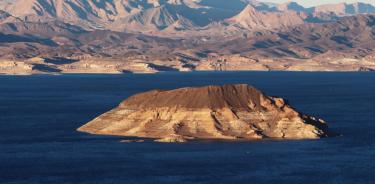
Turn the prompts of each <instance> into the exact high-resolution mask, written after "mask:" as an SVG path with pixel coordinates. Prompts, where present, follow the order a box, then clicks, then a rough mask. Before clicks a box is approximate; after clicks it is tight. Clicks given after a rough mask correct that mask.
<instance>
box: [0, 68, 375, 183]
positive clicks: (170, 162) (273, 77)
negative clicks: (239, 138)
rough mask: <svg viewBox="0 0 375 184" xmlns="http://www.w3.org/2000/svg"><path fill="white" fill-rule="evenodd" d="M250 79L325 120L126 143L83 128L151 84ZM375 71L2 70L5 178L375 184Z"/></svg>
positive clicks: (0, 175)
mask: <svg viewBox="0 0 375 184" xmlns="http://www.w3.org/2000/svg"><path fill="white" fill-rule="evenodd" d="M225 83H247V84H251V85H254V86H255V87H257V88H259V89H261V90H263V91H264V92H266V94H268V95H272V96H280V97H283V98H286V99H288V100H289V103H290V104H291V105H292V106H294V107H296V108H297V109H299V110H300V111H302V112H304V113H308V114H311V115H314V116H318V117H321V118H323V119H325V120H326V121H327V122H328V123H329V126H330V128H331V130H332V131H334V132H336V133H340V134H342V136H338V137H333V138H326V139H320V140H315V141H312V140H309V141H272V140H267V141H257V142H220V141H219V142H199V141H198V142H189V143H184V144H162V143H153V142H151V141H146V142H144V143H128V144H125V143H120V142H119V141H120V140H122V138H120V137H110V136H95V135H88V134H84V133H78V132H76V131H75V129H76V128H78V127H79V126H81V125H82V124H84V123H86V122H88V121H89V120H91V119H93V118H94V117H96V116H98V115H100V114H101V113H104V112H106V111H108V110H110V109H111V108H113V107H115V106H116V105H117V104H118V103H120V102H121V101H122V100H123V99H125V98H126V97H128V96H130V95H132V94H135V93H138V92H143V91H148V90H151V89H155V88H158V89H173V88H177V87H184V86H201V85H207V84H225ZM374 117H375V73H304V72H301V73H300V72H225V73H215V72H197V73H162V74H152V75H132V74H126V75H61V76H48V75H35V76H0V183H12V184H15V183H25V184H31V183H90V184H91V183H100V184H102V183H104V184H106V183H111V184H113V183H126V184H127V183H150V184H151V183H152V184H153V183H163V184H164V183H240V182H241V183H288V184H290V183H374V182H375V119H374Z"/></svg>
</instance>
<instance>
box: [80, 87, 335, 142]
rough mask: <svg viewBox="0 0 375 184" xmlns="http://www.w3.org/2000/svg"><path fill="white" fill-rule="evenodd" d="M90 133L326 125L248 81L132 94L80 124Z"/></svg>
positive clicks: (223, 132)
mask: <svg viewBox="0 0 375 184" xmlns="http://www.w3.org/2000/svg"><path fill="white" fill-rule="evenodd" d="M78 131H81V132H87V133H91V134H104V135H118V136H127V137H142V138H152V139H156V141H161V142H184V141H187V140H194V139H243V140H254V139H263V138H278V139H316V138H320V137H326V136H327V135H328V131H327V124H326V123H325V122H324V121H323V120H321V119H318V118H315V117H311V116H307V115H304V114H301V113H299V112H297V111H296V110H295V109H293V108H292V107H290V106H289V105H288V104H287V103H286V101H285V100H283V99H281V98H276V97H269V96H266V95H265V94H264V93H262V92H261V91H259V90H257V89H255V88H254V87H251V86H248V85H246V84H240V85H224V86H205V87H196V88H180V89H175V90H167V91H164V90H154V91H150V92H145V93H141V94H137V95H134V96H131V97H129V98H128V99H126V100H125V101H123V102H122V103H121V104H120V105H119V106H118V107H116V108H114V109H113V110H111V111H109V112H107V113H104V114H103V115H101V116H99V117H97V118H95V119H94V120H92V121H91V122H89V123H87V124H85V125H83V126H82V127H80V128H79V129H78Z"/></svg>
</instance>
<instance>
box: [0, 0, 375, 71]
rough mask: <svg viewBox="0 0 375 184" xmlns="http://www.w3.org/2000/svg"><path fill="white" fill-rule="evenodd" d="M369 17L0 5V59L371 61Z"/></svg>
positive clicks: (62, 2) (363, 11) (287, 7)
mask: <svg viewBox="0 0 375 184" xmlns="http://www.w3.org/2000/svg"><path fill="white" fill-rule="evenodd" d="M374 14H375V7H374V6H373V5H371V4H365V3H359V2H358V3H353V4H347V3H341V4H328V5H321V6H316V7H310V8H305V7H303V6H301V5H299V4H297V3H295V2H288V3H283V4H275V3H265V2H258V1H255V0H231V1H228V0H27V1H24V0H0V58H3V59H13V60H27V59H30V58H35V57H39V58H44V59H46V58H47V59H48V58H69V59H77V60H81V59H80V58H94V59H97V58H107V59H118V58H121V59H126V58H128V57H130V58H128V60H131V58H134V57H135V56H137V57H136V58H147V59H148V60H161V61H163V60H165V61H171V60H179V61H183V62H188V63H189V65H194V67H196V66H197V65H200V64H199V63H195V62H197V61H202V62H208V60H209V59H210V58H212V57H213V56H215V57H214V58H218V57H223V56H233V55H239V56H240V57H245V58H248V59H253V60H260V59H264V58H267V59H275V60H276V59H280V58H286V59H318V58H321V57H323V56H324V57H326V56H327V55H330V54H331V55H335V56H340V57H341V58H357V59H358V58H371V56H372V55H373V54H374V50H373V48H374V46H375V42H374V37H375V31H374V25H375V23H374V22H375V18H374ZM327 57H328V56H327ZM340 57H339V58H340ZM328 58H329V57H328ZM210 62H212V61H210ZM215 62H217V61H215ZM216 64H217V63H215V65H216ZM161 65H163V64H161ZM194 67H193V68H192V69H194ZM172 68H173V67H172Z"/></svg>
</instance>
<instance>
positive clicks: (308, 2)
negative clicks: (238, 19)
mask: <svg viewBox="0 0 375 184" xmlns="http://www.w3.org/2000/svg"><path fill="white" fill-rule="evenodd" d="M260 1H264V2H273V3H283V2H289V1H294V2H297V3H299V4H301V5H303V6H305V7H310V6H314V5H318V4H329V3H342V2H346V3H355V2H364V3H369V4H373V5H375V0H260Z"/></svg>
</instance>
